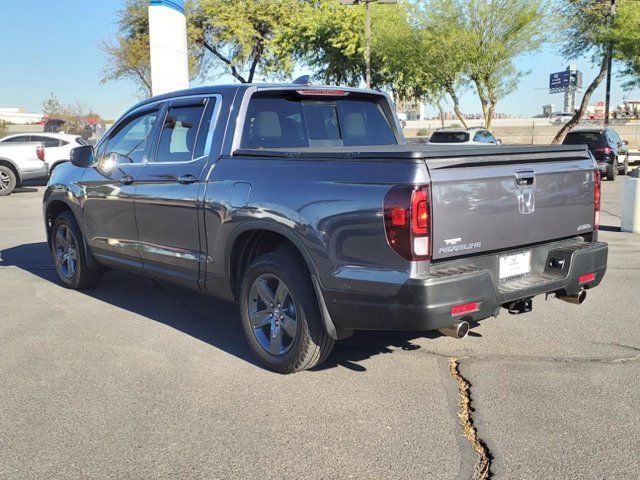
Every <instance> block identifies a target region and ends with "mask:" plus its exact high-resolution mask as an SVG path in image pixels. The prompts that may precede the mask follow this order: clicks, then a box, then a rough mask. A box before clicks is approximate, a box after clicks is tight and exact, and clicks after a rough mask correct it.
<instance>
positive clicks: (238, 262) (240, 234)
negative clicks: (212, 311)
mask: <svg viewBox="0 0 640 480" xmlns="http://www.w3.org/2000/svg"><path fill="white" fill-rule="evenodd" d="M228 245H229V247H228V251H227V255H226V267H227V274H228V277H227V278H228V279H229V287H230V290H231V292H232V294H233V296H234V297H235V299H236V301H237V300H238V295H239V287H240V282H241V281H242V275H243V273H244V271H245V270H246V268H247V267H248V266H249V264H250V263H251V261H253V260H254V259H255V258H257V257H258V256H260V255H263V254H265V253H268V252H272V251H275V250H276V249H278V248H281V247H283V246H288V247H290V248H292V249H293V250H294V251H295V252H297V254H298V255H299V257H300V259H302V261H304V263H305V264H306V266H307V270H308V271H309V274H310V276H311V282H312V284H313V288H314V290H315V293H316V298H317V300H318V306H319V308H320V315H321V317H322V321H323V323H324V326H325V329H326V331H327V333H328V334H329V336H330V337H331V338H333V339H341V338H346V337H348V336H350V335H351V334H352V333H353V332H352V331H351V330H339V329H337V328H336V326H335V324H334V323H333V320H332V319H331V315H330V314H329V311H328V309H327V307H326V303H325V300H324V295H323V293H322V288H321V286H320V280H319V275H318V270H317V268H316V265H315V263H314V262H313V260H312V258H311V254H310V253H309V251H308V250H307V248H306V247H305V245H304V242H303V241H302V239H301V238H300V237H298V236H297V235H296V234H295V233H294V232H292V231H291V230H290V229H288V228H286V227H285V226H282V225H280V224H277V223H274V222H266V221H258V222H251V223H249V224H245V225H243V226H242V227H239V228H237V229H236V230H234V232H233V234H232V235H231V236H230V237H229V242H228Z"/></svg>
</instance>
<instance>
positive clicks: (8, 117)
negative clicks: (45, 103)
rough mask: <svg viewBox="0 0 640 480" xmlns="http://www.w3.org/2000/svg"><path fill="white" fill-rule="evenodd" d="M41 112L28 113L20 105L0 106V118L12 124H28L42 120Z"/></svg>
mask: <svg viewBox="0 0 640 480" xmlns="http://www.w3.org/2000/svg"><path fill="white" fill-rule="evenodd" d="M43 117H44V115H43V114H42V113H29V112H27V110H26V109H24V108H22V107H8V108H4V107H0V120H2V121H4V122H7V123H12V124H14V125H30V124H34V123H40V122H42V119H43Z"/></svg>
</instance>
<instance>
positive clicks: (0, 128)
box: [0, 120, 9, 138]
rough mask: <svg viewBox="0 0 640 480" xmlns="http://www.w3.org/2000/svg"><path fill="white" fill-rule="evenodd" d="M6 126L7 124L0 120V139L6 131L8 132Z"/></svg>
mask: <svg viewBox="0 0 640 480" xmlns="http://www.w3.org/2000/svg"><path fill="white" fill-rule="evenodd" d="M8 125H9V123H8V122H6V121H5V120H0V138H2V137H4V136H5V135H6V134H7V131H8V130H9V129H8V128H7V126H8Z"/></svg>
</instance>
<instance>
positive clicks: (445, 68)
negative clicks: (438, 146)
mask: <svg viewBox="0 0 640 480" xmlns="http://www.w3.org/2000/svg"><path fill="white" fill-rule="evenodd" d="M416 18H417V19H418V25H419V28H420V32H421V35H420V41H419V44H418V45H419V49H418V53H417V55H416V56H414V57H413V58H412V60H411V61H412V62H417V64H418V65H420V67H421V69H422V72H423V74H424V76H426V77H427V78H428V79H429V84H430V85H431V88H430V89H429V90H430V92H433V93H431V94H430V95H429V97H430V98H434V97H435V98H437V99H442V97H443V95H444V94H446V95H448V96H449V97H450V98H451V101H452V103H453V111H454V112H455V114H456V117H458V120H460V122H461V123H462V125H463V126H464V128H467V122H466V119H465V118H464V115H463V114H462V110H461V109H460V99H459V95H460V92H461V91H462V90H463V89H465V88H466V87H467V85H468V84H469V78H468V75H467V56H466V44H465V30H464V27H465V26H464V23H463V22H462V17H461V16H460V12H459V11H458V5H457V4H456V2H452V1H450V0H433V1H431V2H429V3H428V4H426V5H425V6H424V8H422V9H420V11H419V14H418V15H417V16H416ZM432 103H433V102H432ZM435 105H436V107H437V108H438V111H439V112H440V116H441V121H442V112H441V108H442V107H441V106H440V103H439V102H438V103H437V104H435Z"/></svg>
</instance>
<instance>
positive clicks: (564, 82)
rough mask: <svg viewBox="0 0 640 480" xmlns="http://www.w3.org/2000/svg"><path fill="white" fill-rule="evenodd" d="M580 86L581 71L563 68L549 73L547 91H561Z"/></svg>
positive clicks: (575, 88)
mask: <svg viewBox="0 0 640 480" xmlns="http://www.w3.org/2000/svg"><path fill="white" fill-rule="evenodd" d="M579 88H582V72H581V71H579V70H564V71H562V72H556V73H552V74H551V75H549V93H562V92H568V91H570V90H577V89H579Z"/></svg>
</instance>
